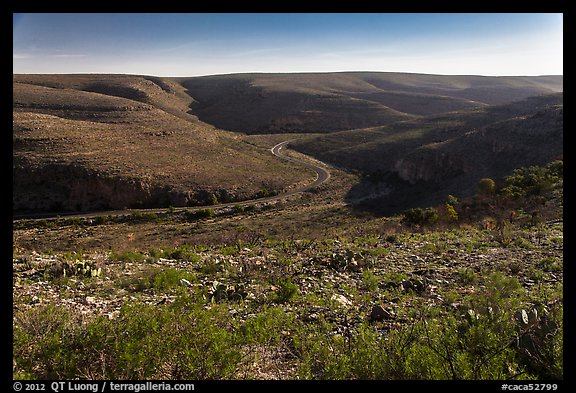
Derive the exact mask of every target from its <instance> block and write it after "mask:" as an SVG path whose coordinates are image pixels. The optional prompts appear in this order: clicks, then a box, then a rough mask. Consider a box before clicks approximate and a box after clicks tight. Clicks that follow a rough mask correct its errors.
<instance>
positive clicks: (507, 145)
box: [292, 94, 563, 213]
mask: <svg viewBox="0 0 576 393" xmlns="http://www.w3.org/2000/svg"><path fill="white" fill-rule="evenodd" d="M562 97H563V95H562V94H554V95H547V96H538V97H531V98H528V99H526V100H522V101H518V102H514V103H511V104H506V105H501V106H492V107H486V108H482V109H472V110H467V111H460V112H454V113H450V114H446V115H440V116H431V117H427V118H422V119H418V120H413V121H406V122H400V123H395V124H391V125H388V126H384V127H378V128H371V129H360V130H351V131H344V132H338V133H333V134H330V135H325V136H320V137H316V138H311V139H307V140H303V141H299V142H295V143H293V144H292V146H293V147H294V148H296V149H297V150H299V151H301V152H303V153H305V154H309V155H312V156H314V157H316V158H318V159H321V160H323V161H326V162H329V163H331V164H333V165H335V166H337V167H340V168H344V169H347V170H351V171H356V172H359V173H361V174H362V176H363V177H364V181H363V182H362V183H361V184H359V185H358V186H356V187H355V189H353V190H352V191H351V192H350V194H349V196H348V198H349V201H350V202H351V203H353V204H356V203H360V204H363V205H364V207H367V208H369V209H371V210H376V211H379V212H384V213H392V212H398V211H399V210H402V209H405V208H408V207H413V206H421V205H427V204H434V203H439V202H441V201H443V200H444V199H445V198H446V196H447V195H448V194H453V195H457V196H468V195H471V194H472V193H474V192H475V191H476V185H477V183H478V180H479V179H481V178H483V177H491V178H494V179H498V178H500V177H501V176H503V175H505V174H507V173H509V172H510V171H511V170H512V169H514V168H518V167H522V166H529V165H542V164H544V163H547V162H550V161H552V160H554V159H558V158H561V157H562V153H563V99H562Z"/></svg>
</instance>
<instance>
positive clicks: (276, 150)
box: [12, 140, 330, 220]
mask: <svg viewBox="0 0 576 393" xmlns="http://www.w3.org/2000/svg"><path fill="white" fill-rule="evenodd" d="M290 142H292V140H289V141H284V142H281V143H279V144H277V145H276V146H274V147H273V148H272V149H270V151H271V152H272V154H274V155H275V156H276V157H278V158H281V159H283V160H286V161H290V162H293V163H295V164H298V165H301V166H303V167H305V168H309V169H312V170H313V171H314V172H316V180H315V181H314V182H313V183H311V184H310V185H308V186H306V187H304V188H300V189H298V190H293V191H289V192H286V193H283V194H278V195H274V196H271V197H266V198H258V199H249V200H246V201H240V202H230V203H220V204H217V205H207V206H190V207H188V206H186V207H177V209H178V210H186V211H196V210H201V209H207V208H210V209H220V208H224V207H233V206H247V205H252V204H254V203H263V202H274V201H279V200H281V199H284V198H288V197H290V196H293V195H296V194H300V193H302V192H306V191H308V190H311V189H313V188H315V187H318V186H320V185H321V184H323V183H325V182H326V181H327V180H328V179H330V172H328V171H327V170H326V169H324V168H322V167H320V166H318V165H314V164H312V163H308V162H305V161H302V160H299V159H297V158H293V157H288V156H285V155H284V154H282V151H283V150H284V149H285V147H286V145H288V144H289V143H290ZM166 209H167V208H150V209H123V210H107V211H98V212H84V213H77V212H60V213H37V214H20V215H13V216H12V219H13V220H19V219H50V218H58V217H83V218H91V217H98V216H124V215H130V214H138V213H162V212H165V211H166Z"/></svg>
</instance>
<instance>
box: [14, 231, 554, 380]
mask: <svg viewBox="0 0 576 393" xmlns="http://www.w3.org/2000/svg"><path fill="white" fill-rule="evenodd" d="M469 232H470V233H476V236H477V237H478V238H474V237H471V238H470V237H469V238H468V240H467V242H469V243H470V244H466V240H465V239H466V236H463V235H462V234H458V236H457V233H455V232H454V231H447V232H444V233H441V234H436V233H430V234H420V235H418V236H415V234H397V235H396V236H395V238H394V241H395V243H389V242H388V240H385V239H384V238H378V237H368V236H367V237H364V238H356V239H355V241H353V242H347V241H345V240H341V241H337V240H333V241H324V242H321V243H317V242H313V241H309V242H293V243H278V244H269V243H268V244H262V245H261V246H255V247H254V249H252V250H250V249H243V250H242V251H241V252H239V253H237V255H224V254H213V252H218V251H217V250H214V251H210V250H207V251H203V252H202V253H201V255H202V256H203V257H200V256H199V255H197V254H194V253H193V251H192V250H191V249H190V248H187V249H186V250H187V253H181V254H182V255H180V253H171V255H172V254H173V255H177V256H181V257H183V258H184V256H185V257H186V259H182V260H181V261H178V260H175V259H174V260H167V261H168V262H167V261H164V263H170V264H171V266H170V267H160V266H159V265H158V262H162V261H160V260H155V259H154V258H153V257H151V256H148V257H147V258H146V259H145V260H140V259H139V262H130V260H124V258H121V256H122V255H119V254H115V253H111V254H110V256H111V257H112V258H113V260H108V261H107V263H108V264H104V266H103V267H104V268H103V269H102V274H100V275H98V276H91V275H84V276H81V275H76V276H65V275H63V274H61V273H59V272H60V270H58V269H50V268H47V269H46V270H45V271H44V272H43V273H42V274H41V275H39V274H38V273H35V274H36V277H35V276H22V275H18V276H17V280H19V281H18V284H17V289H18V290H17V292H19V290H20V288H29V287H30V286H31V285H41V286H42V285H44V286H45V283H46V282H50V283H51V284H50V288H49V289H48V291H47V293H46V296H45V298H44V299H41V300H40V299H29V298H27V297H26V296H28V295H18V293H17V296H16V298H15V304H17V308H18V309H17V310H16V311H15V314H14V320H13V325H14V338H13V350H14V378H18V379H20V378H31V379H75V378H86V379H190V380H198V379H254V378H256V379H271V378H285V379H295V378H299V379H561V378H562V377H563V362H562V355H563V354H562V344H563V323H562V311H563V309H562V298H561V297H562V293H561V288H562V286H561V281H556V282H555V283H552V284H550V283H549V282H550V281H551V280H550V278H553V277H557V276H558V274H559V273H560V271H561V260H558V259H557V257H554V256H552V253H551V252H550V249H549V250H543V251H542V254H538V253H535V252H534V250H533V249H530V248H529V249H526V248H524V246H525V245H524V246H522V245H520V246H518V245H515V243H511V244H508V245H506V246H501V245H499V244H498V243H489V244H485V245H484V246H481V244H482V243H481V242H480V237H481V236H488V232H486V231H478V232H476V231H473V230H469ZM520 233H523V234H524V235H525V236H526V237H528V238H530V237H529V236H528V234H527V233H526V232H525V231H524V232H520V231H519V232H516V234H517V235H519V234H520ZM387 238H389V236H388V237H387ZM440 238H442V239H443V240H442V241H443V242H445V243H443V244H440V243H441V241H440ZM422 239H426V240H425V241H422ZM545 240H546V243H545V244H548V245H549V247H550V248H551V249H553V248H557V246H558V243H557V241H558V240H557V237H554V236H552V234H551V235H550V236H549V238H547V239H545ZM430 241H433V242H434V243H435V244H436V245H435V246H434V247H430V245H431V244H433V243H432V242H430ZM535 241H536V240H535ZM538 241H540V242H542V239H540V240H538ZM451 242H457V243H458V244H459V245H460V247H461V248H462V249H463V250H464V249H465V248H467V247H472V245H474V246H475V247H474V251H470V252H463V253H462V254H460V255H456V254H457V253H459V252H458V251H456V250H455V249H452V248H450V245H451ZM526 242H528V243H529V241H528V240H527V241H526ZM463 243H464V244H463ZM407 246H410V247H409V248H407ZM414 250H419V251H418V252H419V255H420V256H421V257H419V258H421V261H420V262H417V265H416V266H415V265H414V262H413V261H409V260H406V258H408V259H411V258H414V257H415V256H414V255H412V254H409V253H408V252H413V251H414ZM477 250H479V251H477ZM220 251H221V250H220ZM477 252H480V253H483V254H486V253H490V252H492V253H493V258H492V262H490V261H488V262H489V263H488V264H485V265H481V266H480V265H474V264H472V263H471V264H469V267H467V268H464V267H463V266H464V265H465V263H466V262H465V261H466V260H471V259H477V260H478V261H481V260H483V258H479V256H482V255H483V254H477ZM499 252H504V253H506V254H505V255H502V256H500V257H498V253H499ZM523 252H525V253H526V254H525V255H523V254H522V253H523ZM507 253H510V255H521V256H524V257H525V258H524V265H522V260H520V261H517V265H514V264H512V263H510V262H508V263H507V264H502V263H499V262H498V261H505V260H509V258H508V257H506V255H508V254H507ZM147 254H149V255H164V254H159V253H158V252H157V251H150V252H148V253H147ZM262 254H267V257H263V256H262ZM527 255H531V256H532V257H533V258H534V260H533V261H529V260H528V259H527V258H528V257H526V256H527ZM541 255H549V256H548V257H546V258H541ZM66 258H68V259H70V258H71V257H70V256H66ZM170 261H171V262H170ZM259 261H264V262H266V263H267V264H264V263H260V262H259ZM494 262H498V263H494ZM18 263H24V264H27V265H28V266H27V267H31V266H33V265H34V263H36V265H35V266H36V268H34V267H33V268H32V269H30V270H27V271H28V272H29V271H36V272H38V271H40V266H39V264H40V262H31V261H29V260H28V261H22V260H20V261H19V262H18ZM483 263H485V262H483ZM97 264H98V263H96V262H94V266H96V265H97ZM388 264H393V265H391V266H389V265H388ZM491 264H493V266H492V267H490V266H491ZM556 265H558V268H553V267H554V266H556ZM392 266H393V267H392ZM447 266H452V267H453V269H447ZM131 269H133V270H131ZM440 273H441V274H440ZM517 277H520V278H521V279H518V278H517ZM447 278H449V279H447ZM35 280H38V281H37V282H35ZM44 280H46V281H44ZM435 283H437V284H438V285H435ZM43 288H44V287H43ZM54 291H55V292H57V293H58V294H56V295H54V298H50V297H49V296H48V295H49V292H50V293H51V292H54ZM114 291H116V292H119V293H122V294H123V295H121V298H122V300H119V301H120V303H121V306H120V307H119V308H118V309H117V311H115V312H114V313H112V314H110V313H104V312H93V311H94V310H96V311H97V309H94V310H92V311H89V310H88V311H80V312H79V311H78V307H80V310H87V309H86V305H88V306H90V305H93V306H94V305H96V304H98V300H97V298H98V297H101V298H105V297H106V296H110V295H109V294H110V293H112V292H114ZM79 294H84V296H86V294H90V295H93V296H86V297H84V298H82V300H81V301H79V302H77V303H74V300H70V301H67V300H66V301H65V299H63V298H64V297H66V296H68V297H70V298H71V299H74V298H76V299H77V298H78V296H80V295H79ZM40 295H41V296H42V294H40ZM56 299H59V300H56ZM67 304H69V305H70V306H67ZM73 305H76V306H78V307H76V308H74V307H73ZM373 305H376V306H375V307H373ZM377 305H383V306H384V307H383V308H382V311H378V310H379V309H378V306H377ZM95 307H96V306H95ZM88 309H89V307H88ZM375 310H376V311H375Z"/></svg>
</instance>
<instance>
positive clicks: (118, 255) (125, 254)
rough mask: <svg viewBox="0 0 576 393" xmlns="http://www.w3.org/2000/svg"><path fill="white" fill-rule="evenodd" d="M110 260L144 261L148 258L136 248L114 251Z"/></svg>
mask: <svg viewBox="0 0 576 393" xmlns="http://www.w3.org/2000/svg"><path fill="white" fill-rule="evenodd" d="M109 257H110V260H111V261H118V262H142V261H143V260H144V259H146V256H145V255H144V254H142V253H140V252H138V251H135V250H128V251H122V252H118V251H112V252H111V253H110V256H109Z"/></svg>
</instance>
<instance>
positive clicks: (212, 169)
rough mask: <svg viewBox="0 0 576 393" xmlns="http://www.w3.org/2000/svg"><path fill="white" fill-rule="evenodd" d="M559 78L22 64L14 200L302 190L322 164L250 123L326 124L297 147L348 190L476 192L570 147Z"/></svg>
mask: <svg viewBox="0 0 576 393" xmlns="http://www.w3.org/2000/svg"><path fill="white" fill-rule="evenodd" d="M562 83H563V77H562V76H539V77H480V76H442V75H425V74H403V73H381V72H343V73H327V74H321V73H320V74H233V75H215V76H206V77H192V78H165V77H162V78H160V77H154V76H137V75H97V74H90V75H81V74H77V75H14V77H13V111H14V116H13V118H14V122H13V174H14V184H13V187H14V191H13V208H14V210H16V211H62V210H71V211H85V210H98V209H110V208H111V209H120V208H124V207H167V206H191V205H204V204H208V203H210V202H211V201H213V200H214V198H216V200H218V201H221V202H230V201H238V200H241V199H248V198H251V197H254V196H255V195H258V194H259V193H261V191H262V190H273V191H281V190H288V189H293V188H295V187H297V186H298V185H302V184H306V183H309V182H310V179H311V178H312V177H313V173H308V172H303V171H302V170H301V168H300V167H298V166H297V165H295V164H291V163H288V162H283V161H280V160H278V159H277V158H275V157H273V156H272V155H271V154H270V152H269V150H268V149H269V147H271V146H264V145H262V144H261V145H258V144H253V143H251V142H250V140H249V139H248V138H247V137H246V134H272V135H275V134H276V135H275V137H274V138H282V140H287V139H293V137H292V136H291V135H282V134H295V133H298V134H299V138H301V137H302V135H306V134H312V133H315V134H321V135H320V136H316V137H314V136H312V135H310V137H307V138H303V139H301V140H299V141H296V142H294V143H292V146H293V147H294V148H296V149H297V150H299V151H300V152H302V153H305V154H308V155H310V156H312V157H314V158H317V159H320V160H322V161H325V162H328V163H330V164H332V165H334V166H335V167H338V168H342V169H345V170H348V171H355V172H358V173H360V174H361V175H362V176H363V179H364V181H363V182H362V183H361V184H359V185H357V186H356V187H355V188H354V189H353V190H351V192H350V194H349V198H348V199H349V201H351V202H353V203H357V202H359V201H362V200H364V201H368V200H372V202H373V203H376V205H377V206H383V205H385V206H386V209H387V211H389V212H393V211H397V210H398V209H400V208H403V207H406V206H410V205H414V204H415V205H420V204H422V203H434V202H435V201H438V200H439V199H441V198H444V197H445V195H446V194H447V193H451V194H455V195H466V194H470V193H471V192H472V189H473V186H474V185H475V184H476V181H477V179H478V178H479V177H495V178H497V177H499V176H502V175H504V174H506V173H507V172H509V171H510V170H511V169H513V168H515V167H518V166H526V165H532V164H541V163H544V162H547V161H549V160H551V159H554V158H557V157H561V155H562V143H563V139H562V127H563V123H562V110H563V109H562V108H563V106H562V93H558V92H561V91H562V89H563V87H562ZM274 138H273V139H274ZM279 141H280V140H277V141H276V143H277V142H279ZM382 198H384V199H382ZM400 202H401V203H400Z"/></svg>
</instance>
